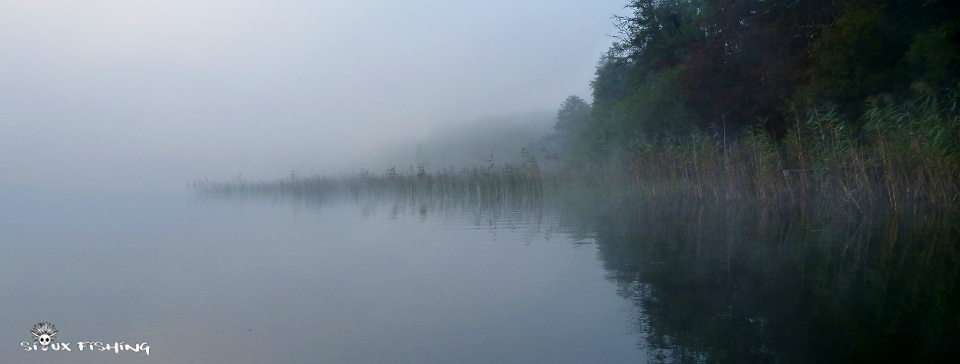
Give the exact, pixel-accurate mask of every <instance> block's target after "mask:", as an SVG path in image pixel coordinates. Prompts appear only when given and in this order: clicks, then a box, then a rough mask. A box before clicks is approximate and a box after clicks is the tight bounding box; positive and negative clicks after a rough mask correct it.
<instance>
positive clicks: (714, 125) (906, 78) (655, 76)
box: [577, 0, 960, 159]
mask: <svg viewBox="0 0 960 364" xmlns="http://www.w3.org/2000/svg"><path fill="white" fill-rule="evenodd" d="M626 8H627V9H629V10H630V11H631V14H630V15H629V16H623V17H618V18H617V25H618V27H619V28H620V37H619V41H618V42H616V43H615V44H614V45H613V47H611V49H610V51H609V52H607V53H606V54H605V55H604V56H603V57H601V59H600V62H599V63H598V65H597V72H596V78H595V79H594V80H593V81H592V82H591V87H592V88H593V102H592V109H591V111H590V119H591V122H590V124H589V126H588V127H587V128H586V130H585V132H584V133H582V134H581V140H580V141H579V143H577V144H578V145H579V150H580V151H582V152H583V154H586V155H591V156H593V157H592V158H594V159H596V157H597V156H609V155H611V154H620V152H621V151H624V150H630V149H631V148H633V146H634V145H636V144H638V143H642V142H653V143H661V142H664V141H667V140H679V139H684V137H685V136H686V135H689V134H690V133H695V132H703V133H710V132H712V133H717V134H721V135H722V136H723V137H724V138H728V136H731V135H732V136H735V137H734V138H733V139H735V138H736V136H742V135H744V134H745V133H746V131H747V130H752V129H753V128H756V127H759V128H762V129H763V131H764V132H766V133H770V134H771V135H772V136H773V137H774V138H775V139H778V140H779V139H782V138H785V137H787V134H788V133H791V132H794V131H795V130H796V129H797V128H796V125H795V123H796V122H797V119H798V117H797V116H796V114H798V110H802V109H804V108H805V107H809V106H814V105H815V106H821V105H829V106H830V108H831V110H833V112H834V114H835V115H833V117H842V118H844V119H846V120H851V123H849V124H848V125H845V126H844V127H845V128H848V129H849V130H846V131H845V132H847V133H849V134H850V135H857V134H859V133H860V132H861V131H860V130H859V128H860V127H861V126H862V121H857V120H856V116H857V115H860V114H861V113H862V112H863V110H864V109H863V104H862V101H863V100H864V99H866V98H868V97H871V96H876V95H881V94H884V93H889V94H890V96H892V97H905V96H908V95H909V86H910V85H911V84H913V83H914V82H917V81H923V82H924V83H925V84H928V85H930V87H931V89H934V90H937V89H941V88H955V87H957V81H958V80H960V20H957V19H960V3H958V2H956V1H947V0H928V1H903V0H806V1H797V0H768V1H749V0H673V1H664V0H631V1H628V2H627V5H626ZM820 116H823V115H820ZM815 117H816V116H815ZM804 118H805V117H800V119H804ZM721 128H722V130H723V132H722V133H719V132H718V130H720V129H721ZM668 144H669V143H668ZM612 151H617V153H612Z"/></svg>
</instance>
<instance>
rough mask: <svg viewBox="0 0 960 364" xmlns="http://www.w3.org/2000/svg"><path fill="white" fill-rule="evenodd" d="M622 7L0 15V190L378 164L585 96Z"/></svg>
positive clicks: (81, 5) (89, 6)
mask: <svg viewBox="0 0 960 364" xmlns="http://www.w3.org/2000/svg"><path fill="white" fill-rule="evenodd" d="M622 5H623V2H622V1H619V0H618V1H599V2H598V1H586V0H584V1H561V2H556V1H550V2H548V1H525V2H516V1H470V2H451V1H320V2H317V1H270V2H265V1H233V0H231V1H208V0H199V1H198V0H191V1H129V0H124V1H99V0H98V1H84V2H67V1H63V2H59V1H29V2H22V1H3V2H2V3H0V34H4V36H3V37H0V54H2V56H0V69H2V71H0V109H2V110H3V112H2V113H0V187H2V188H41V189H71V188H91V187H97V188H99V187H107V188H114V189H132V190H141V189H151V188H179V187H181V186H184V185H185V184H186V183H188V182H190V181H192V180H194V179H203V178H209V179H211V180H227V179H230V178H233V177H235V176H237V175H238V174H242V175H243V177H244V178H247V179H251V180H257V179H274V178H282V177H284V176H287V175H289V174H290V171H293V170H297V171H300V172H302V173H309V174H336V173H347V172H354V171H357V170H359V169H360V168H364V167H368V166H367V164H370V165H378V163H380V164H382V163H383V162H384V161H385V159H383V158H379V157H380V155H381V154H382V153H385V152H388V151H390V150H393V149H391V148H394V149H395V148H399V146H401V145H414V146H415V145H417V143H420V142H421V141H422V140H429V139H430V138H431V135H433V137H434V138H436V135H438V134H437V130H444V128H447V129H449V128H450V126H449V125H467V124H470V123H469V121H471V120H473V121H476V120H483V118H485V117H486V118H490V117H494V118H496V117H498V116H500V115H524V114H525V113H527V114H529V113H530V112H531V111H535V110H539V111H540V113H541V115H542V113H544V112H555V110H556V109H557V108H558V107H559V105H560V103H561V102H562V101H563V100H564V98H565V97H566V96H567V95H571V94H576V95H581V96H582V97H588V96H589V94H590V89H589V82H590V80H591V79H592V77H593V73H594V71H595V65H596V61H597V60H598V59H599V56H600V55H601V54H602V53H603V52H604V51H605V50H606V49H608V48H609V46H610V44H611V43H612V41H613V39H612V38H611V37H610V35H611V34H615V33H616V29H615V28H614V25H613V21H612V20H611V19H610V18H611V16H612V15H613V14H615V13H618V12H621V11H622V9H621V7H622ZM541 119H542V118H541ZM546 122H549V120H547V121H546ZM547 127H549V126H547ZM517 153H519V151H517ZM409 155H410V156H411V160H410V161H409V162H410V163H414V162H415V161H414V160H413V153H412V151H411V152H410V154H409ZM368 168H369V167H368Z"/></svg>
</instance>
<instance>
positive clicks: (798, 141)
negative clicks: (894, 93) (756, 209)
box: [629, 96, 960, 212]
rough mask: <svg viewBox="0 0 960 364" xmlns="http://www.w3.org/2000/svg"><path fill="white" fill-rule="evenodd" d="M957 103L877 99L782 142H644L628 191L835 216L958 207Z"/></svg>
mask: <svg viewBox="0 0 960 364" xmlns="http://www.w3.org/2000/svg"><path fill="white" fill-rule="evenodd" d="M958 125H960V118H958V110H957V98H956V97H955V96H954V97H953V98H952V99H951V100H950V101H949V102H942V101H938V100H937V99H936V98H934V97H932V96H924V97H921V98H920V99H919V100H918V101H917V102H914V103H911V104H904V105H897V104H893V103H892V102H887V103H881V102H880V101H876V100H873V101H871V104H870V108H869V110H868V112H867V113H866V114H865V115H864V116H863V117H862V118H861V119H860V120H853V121H844V120H841V119H840V118H839V117H838V116H837V115H836V114H834V113H832V112H830V111H823V110H813V111H811V112H810V116H809V117H808V118H806V119H805V120H797V122H796V125H795V127H794V128H793V129H792V130H791V131H790V132H789V133H788V134H787V135H785V136H784V137H783V138H782V139H780V140H775V139H774V138H772V137H770V136H768V135H767V134H765V133H764V132H762V131H760V130H751V131H749V132H747V133H746V134H745V135H744V136H743V137H742V138H741V139H740V140H738V141H734V142H727V143H724V142H723V141H720V140H717V139H714V138H709V137H707V136H705V135H703V134H694V135H692V136H690V137H689V138H688V139H686V140H674V141H669V142H664V143H641V144H640V147H638V148H637V149H636V150H634V152H633V153H632V157H631V158H630V161H629V169H630V174H631V177H632V190H633V191H634V192H635V193H636V194H638V195H640V196H644V197H671V196H672V197H673V198H679V197H681V196H682V197H684V198H693V199H697V200H716V201H728V202H736V201H754V202H757V203H759V204H761V205H763V206H767V207H778V206H807V205H811V204H815V205H817V206H820V207H829V208H831V209H837V208H839V209H849V210H859V211H860V212H862V211H863V210H864V209H873V208H888V207H889V208H892V209H894V210H904V209H918V208H948V207H955V206H957V205H958V202H960V126H958Z"/></svg>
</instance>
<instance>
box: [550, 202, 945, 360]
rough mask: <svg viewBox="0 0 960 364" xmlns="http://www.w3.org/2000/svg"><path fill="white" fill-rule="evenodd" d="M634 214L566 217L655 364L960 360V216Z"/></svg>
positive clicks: (671, 205) (679, 209) (657, 210)
mask: <svg viewBox="0 0 960 364" xmlns="http://www.w3.org/2000/svg"><path fill="white" fill-rule="evenodd" d="M627 205H628V204H623V205H622V206H619V207H617V208H605V209H603V210H602V212H596V211H597V209H590V208H583V207H577V208H565V209H563V211H565V212H566V215H565V216H564V218H563V219H564V221H565V224H567V225H568V226H570V227H571V228H570V229H571V230H573V231H574V232H576V233H581V234H589V233H590V232H594V233H595V237H596V241H597V244H598V247H599V254H600V258H601V260H602V261H603V264H604V265H605V267H606V269H607V270H608V271H609V273H610V279H611V280H613V281H615V282H616V283H617V284H618V286H619V290H620V294H621V295H623V296H624V297H625V298H627V299H629V300H632V301H633V302H634V303H635V305H636V307H637V309H638V313H639V314H638V315H637V316H638V317H639V319H638V323H637V324H638V325H639V332H641V333H642V335H643V338H642V343H641V345H644V346H646V347H647V348H648V350H649V351H651V353H652V354H653V356H654V357H655V358H656V361H658V362H681V363H688V362H689V363H700V362H724V363H747V362H798V363H813V362H871V363H875V362H939V361H946V360H950V359H951V358H952V359H955V358H958V357H960V295H958V287H960V284H958V283H960V282H958V267H960V251H958V250H960V231H958V221H960V220H958V218H957V215H956V214H955V213H933V212H930V213H923V214H914V215H911V216H904V214H903V213H900V214H883V213H877V214H870V215H865V214H857V215H852V214H850V215H839V216H838V215H836V214H834V215H829V214H822V213H817V212H816V211H812V210H789V211H769V210H764V209H756V208H751V207H748V206H744V205H734V204H732V205H719V204H714V205H710V204H706V205H704V204H697V205H688V204H682V203H676V202H663V201H661V202H649V201H648V202H646V203H636V202H634V203H631V204H629V206H627ZM589 211H593V212H589ZM574 213H575V214H574Z"/></svg>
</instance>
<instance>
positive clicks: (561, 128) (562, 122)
mask: <svg viewBox="0 0 960 364" xmlns="http://www.w3.org/2000/svg"><path fill="white" fill-rule="evenodd" d="M589 123H590V104H588V103H587V102H586V101H583V99H581V98H580V97H578V96H573V95H571V96H569V97H567V99H566V100H565V101H564V102H563V105H561V106H560V110H559V111H557V123H556V124H554V125H553V130H554V131H556V132H557V137H558V138H557V139H559V142H560V143H559V144H560V145H559V146H560V148H561V149H562V150H563V151H564V152H566V151H568V150H570V149H571V146H572V145H573V143H574V142H575V141H576V140H577V138H579V137H580V134H581V133H582V132H583V129H585V128H586V127H587V125H588V124H589Z"/></svg>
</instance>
